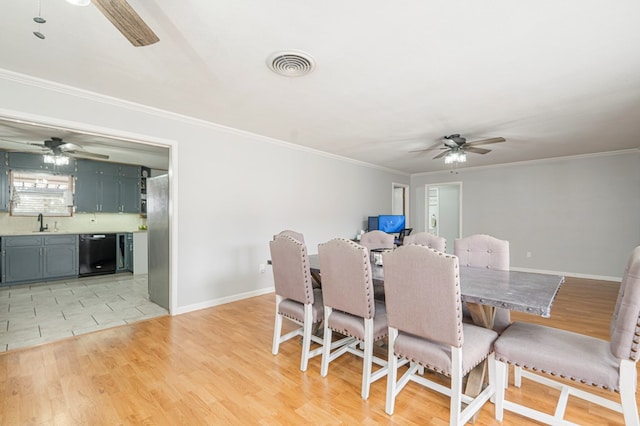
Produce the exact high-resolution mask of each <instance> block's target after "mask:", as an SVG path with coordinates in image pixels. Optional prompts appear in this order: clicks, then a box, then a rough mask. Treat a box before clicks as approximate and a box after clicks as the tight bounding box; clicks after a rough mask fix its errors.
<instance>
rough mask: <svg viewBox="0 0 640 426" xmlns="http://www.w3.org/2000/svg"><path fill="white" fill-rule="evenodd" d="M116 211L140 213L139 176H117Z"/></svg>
mask: <svg viewBox="0 0 640 426" xmlns="http://www.w3.org/2000/svg"><path fill="white" fill-rule="evenodd" d="M118 203H119V204H118V212H120V213H140V178H139V177H119V178H118Z"/></svg>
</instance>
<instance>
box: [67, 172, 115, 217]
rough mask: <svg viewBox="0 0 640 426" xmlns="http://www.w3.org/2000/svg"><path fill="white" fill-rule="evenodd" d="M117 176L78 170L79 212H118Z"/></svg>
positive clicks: (76, 190) (77, 193) (76, 186)
mask: <svg viewBox="0 0 640 426" xmlns="http://www.w3.org/2000/svg"><path fill="white" fill-rule="evenodd" d="M118 192H119V191H118V180H117V176H113V175H103V174H100V173H95V172H94V173H87V172H82V173H81V172H78V173H77V175H76V185H75V206H76V211H77V212H84V213H99V212H104V213H116V212H118V211H119V207H118Z"/></svg>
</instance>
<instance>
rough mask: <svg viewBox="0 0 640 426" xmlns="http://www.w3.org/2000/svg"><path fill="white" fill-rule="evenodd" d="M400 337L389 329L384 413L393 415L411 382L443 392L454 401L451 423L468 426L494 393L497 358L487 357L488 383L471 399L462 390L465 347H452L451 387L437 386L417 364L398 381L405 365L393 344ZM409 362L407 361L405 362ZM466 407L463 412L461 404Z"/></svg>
mask: <svg viewBox="0 0 640 426" xmlns="http://www.w3.org/2000/svg"><path fill="white" fill-rule="evenodd" d="M397 337H398V329H397V328H393V327H389V367H388V368H389V371H388V373H387V401H386V407H385V411H386V413H387V414H390V415H391V414H393V411H394V408H395V399H396V396H397V395H398V393H400V391H401V390H402V389H403V388H404V387H405V385H406V384H407V383H409V381H414V382H416V383H418V384H420V385H422V386H425V387H427V388H429V389H431V390H434V391H436V392H440V393H442V394H444V395H447V396H448V397H449V398H451V403H450V409H449V410H450V414H449V424H450V425H452V426H453V425H456V426H457V425H463V424H465V423H467V422H468V421H469V420H470V419H471V417H473V415H474V414H475V413H476V412H478V411H479V410H480V409H481V408H482V406H483V405H484V404H485V403H486V402H487V401H489V400H490V399H491V398H492V397H493V395H494V394H495V388H496V386H495V383H496V382H495V380H496V376H495V368H494V367H495V363H494V361H495V359H494V356H495V355H494V353H493V352H492V353H490V354H489V357H488V364H489V384H488V385H487V387H485V388H484V390H483V391H482V392H480V394H478V395H477V396H476V397H470V396H468V395H465V394H463V388H462V379H463V374H462V348H456V347H454V346H452V347H451V387H450V388H447V387H446V386H443V385H441V384H440V383H436V382H434V381H432V380H429V379H427V378H425V377H422V376H421V374H422V373H423V371H424V369H423V367H422V366H420V365H418V364H417V363H410V365H409V369H408V370H407V371H406V372H405V373H404V374H403V375H402V377H401V378H400V379H399V380H398V379H397V375H398V368H399V367H400V366H401V365H402V363H399V362H398V357H396V356H395V354H394V349H393V347H394V342H395V340H396V338H397ZM404 361H405V362H406V360H404ZM463 403H464V404H467V405H466V407H465V408H464V409H462V404H463Z"/></svg>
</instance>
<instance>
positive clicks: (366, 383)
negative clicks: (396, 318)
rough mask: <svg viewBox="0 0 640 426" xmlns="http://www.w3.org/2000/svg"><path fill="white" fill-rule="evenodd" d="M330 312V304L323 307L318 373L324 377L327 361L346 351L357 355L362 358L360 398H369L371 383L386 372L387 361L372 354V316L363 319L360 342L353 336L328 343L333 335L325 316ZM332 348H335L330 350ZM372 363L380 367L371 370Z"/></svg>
mask: <svg viewBox="0 0 640 426" xmlns="http://www.w3.org/2000/svg"><path fill="white" fill-rule="evenodd" d="M331 312H333V308H331V307H330V306H325V307H324V318H325V321H324V344H323V347H322V351H323V352H322V366H321V369H320V375H321V376H322V377H326V376H327V373H328V372H329V363H330V362H331V361H333V360H335V359H336V358H338V357H339V356H341V355H343V354H344V353H346V352H349V353H352V354H354V355H356V356H359V357H360V358H362V390H361V392H360V395H361V396H362V399H364V400H366V399H368V398H369V390H370V389H371V383H373V382H375V381H376V380H378V379H380V378H381V377H384V376H385V375H386V374H387V361H385V360H383V359H382V358H379V357H377V356H374V355H373V318H365V319H364V341H362V342H361V341H360V340H358V339H356V338H354V337H345V338H343V339H340V340H337V341H335V342H333V343H331V344H329V342H331V339H332V337H333V330H331V328H329V325H328V321H327V318H329V316H330V315H331ZM358 345H360V346H361V347H364V350H361V349H358V347H357V346H358ZM336 348H337V349H336ZM333 349H335V350H334V351H333V352H331V350H333ZM374 363H375V364H377V365H379V366H380V367H381V368H379V369H378V370H376V371H375V372H372V369H373V367H372V366H373V364H374Z"/></svg>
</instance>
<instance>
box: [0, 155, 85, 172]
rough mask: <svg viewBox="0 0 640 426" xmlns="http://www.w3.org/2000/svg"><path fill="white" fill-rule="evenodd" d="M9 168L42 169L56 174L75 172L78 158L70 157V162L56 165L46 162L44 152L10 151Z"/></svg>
mask: <svg viewBox="0 0 640 426" xmlns="http://www.w3.org/2000/svg"><path fill="white" fill-rule="evenodd" d="M9 168H10V169H12V170H29V171H41V172H47V173H56V174H67V175H70V174H73V173H74V172H75V170H76V160H75V159H73V158H69V164H65V165H59V166H58V165H55V164H50V163H45V162H44V156H43V155H42V154H29V153H26V152H10V153H9Z"/></svg>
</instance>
